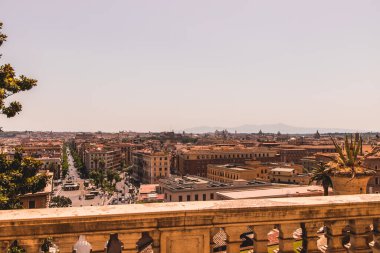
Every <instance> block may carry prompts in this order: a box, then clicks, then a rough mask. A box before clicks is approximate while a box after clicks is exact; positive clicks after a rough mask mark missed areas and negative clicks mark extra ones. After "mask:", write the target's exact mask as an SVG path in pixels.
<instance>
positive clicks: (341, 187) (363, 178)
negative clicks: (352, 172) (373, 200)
mask: <svg viewBox="0 0 380 253" xmlns="http://www.w3.org/2000/svg"><path fill="white" fill-rule="evenodd" d="M371 178H372V175H366V174H363V175H356V177H354V178H352V177H351V176H349V175H339V174H338V175H336V174H335V175H331V181H332V184H333V191H334V194H335V195H351V194H366V193H367V184H368V181H369V180H370V179H371Z"/></svg>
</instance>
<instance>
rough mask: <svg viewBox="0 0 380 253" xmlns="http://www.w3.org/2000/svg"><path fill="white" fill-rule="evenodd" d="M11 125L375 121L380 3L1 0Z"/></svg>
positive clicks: (356, 124)
mask: <svg viewBox="0 0 380 253" xmlns="http://www.w3.org/2000/svg"><path fill="white" fill-rule="evenodd" d="M0 13H1V15H0V19H1V20H2V21H3V23H4V29H3V32H4V33H6V34H7V35H8V41H7V42H6V43H5V44H4V45H3V46H2V47H1V48H0V51H1V53H2V54H3V57H2V59H0V63H1V64H4V63H7V62H9V63H12V64H13V66H14V67H15V68H16V71H17V73H18V74H25V75H28V76H31V77H34V78H36V79H38V81H39V82H38V86H37V87H36V88H34V89H33V90H32V91H30V92H27V93H24V94H22V95H20V96H17V99H19V100H20V101H21V102H22V103H23V106H24V110H23V112H21V114H20V115H18V116H17V117H15V118H13V119H5V118H4V117H2V119H1V124H0V125H1V126H3V127H4V129H5V130H26V129H28V130H56V131H60V130H90V131H96V130H103V131H118V130H137V131H147V130H151V131H161V130H171V129H183V128H188V127H194V126H201V125H208V126H223V127H233V126H238V125H242V124H267V123H279V122H282V123H287V124H290V125H295V126H303V127H339V128H351V129H363V130H364V129H365V130H380V113H379V108H380V1H377V0H329V1H327V0H314V1H305V0H286V1H284V0H276V1H275V0H261V1H254V0H249V1H248V0H247V1H239V0H237V1H231V0H229V1H224V0H213V1H209V0H191V1H190V0H189V1H181V0H178V1H162V0H151V1H145V0H138V1H126V0H118V1H116V0H113V1H104V0H103V1H100V0H80V1H79V0H65V1H52V0H33V1H31V0H17V1H15V0H1V1H0Z"/></svg>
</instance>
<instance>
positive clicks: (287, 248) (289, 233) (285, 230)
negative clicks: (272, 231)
mask: <svg viewBox="0 0 380 253" xmlns="http://www.w3.org/2000/svg"><path fill="white" fill-rule="evenodd" d="M298 228H300V224H298V223H293V224H280V225H279V226H278V230H279V232H280V233H279V236H278V240H279V252H280V253H294V237H293V233H294V231H296V230H297V229H298Z"/></svg>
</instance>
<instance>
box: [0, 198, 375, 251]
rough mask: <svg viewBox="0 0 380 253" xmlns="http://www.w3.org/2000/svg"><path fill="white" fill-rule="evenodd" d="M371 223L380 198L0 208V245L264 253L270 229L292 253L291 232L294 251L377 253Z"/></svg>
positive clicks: (34, 248)
mask: <svg viewBox="0 0 380 253" xmlns="http://www.w3.org/2000/svg"><path fill="white" fill-rule="evenodd" d="M379 220H380V195H348V196H330V197H309V198H275V199H260V200H238V201H236V200H231V201H207V202H186V203H164V204H141V205H124V206H101V207H79V208H61V209H31V210H12V211H0V244H1V245H2V247H3V251H4V252H6V247H7V245H8V246H9V245H15V244H18V245H19V246H20V247H22V248H24V249H25V250H26V252H27V253H39V252H41V245H42V244H44V242H45V243H46V239H48V238H49V239H50V243H54V244H55V245H56V246H57V247H58V248H59V252H61V253H68V252H73V247H74V245H75V248H76V252H77V253H82V252H83V253H85V252H89V249H90V247H91V248H92V252H110V253H114V252H128V253H132V252H133V253H137V252H154V253H158V252H162V253H201V252H202V253H206V252H207V253H210V252H217V251H218V252H220V250H221V251H225V252H228V253H232V252H233V253H236V252H240V251H241V250H243V248H242V247H243V246H244V251H242V252H257V253H264V252H268V233H269V232H270V231H272V230H273V229H276V230H275V231H278V247H279V252H281V253H282V252H283V253H288V252H294V245H295V238H294V236H293V233H294V231H295V230H298V231H302V233H301V237H300V238H301V239H300V240H302V247H301V248H300V249H299V250H300V251H301V252H311V253H314V252H321V250H322V251H327V252H380V250H379V249H380V222H379ZM321 228H324V229H322V230H321ZM318 231H319V233H318ZM321 231H324V232H321ZM221 234H224V236H220V235H221ZM217 235H219V236H217ZM79 236H81V240H80V241H79V242H78V238H79ZM110 238H111V239H110ZM321 238H322V239H321ZM324 238H325V239H324ZM317 242H319V245H318V243H317ZM90 245H91V246H90ZM0 248H1V247H0ZM121 248H122V249H121ZM51 249H53V247H52V248H51ZM247 249H249V250H250V251H245V250H247Z"/></svg>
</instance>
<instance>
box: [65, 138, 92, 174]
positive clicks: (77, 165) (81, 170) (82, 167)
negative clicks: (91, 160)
mask: <svg viewBox="0 0 380 253" xmlns="http://www.w3.org/2000/svg"><path fill="white" fill-rule="evenodd" d="M69 147H70V154H71V156H72V157H73V160H74V166H75V168H77V169H78V172H79V174H80V176H81V178H88V171H87V168H86V166H85V165H84V164H83V162H82V159H81V158H80V156H79V154H78V153H77V151H76V150H75V148H74V147H73V145H70V146H69Z"/></svg>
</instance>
